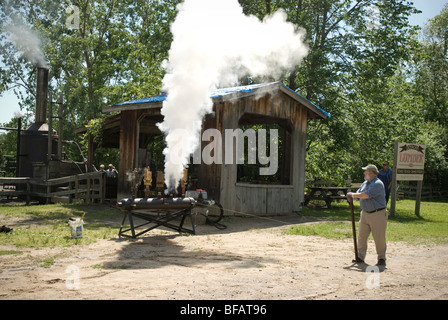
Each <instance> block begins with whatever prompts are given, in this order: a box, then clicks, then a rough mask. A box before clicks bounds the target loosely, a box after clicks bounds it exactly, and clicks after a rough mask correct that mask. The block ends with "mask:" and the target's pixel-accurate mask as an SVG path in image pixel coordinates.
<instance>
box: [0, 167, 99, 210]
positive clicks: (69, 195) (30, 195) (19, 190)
mask: <svg viewBox="0 0 448 320" xmlns="http://www.w3.org/2000/svg"><path fill="white" fill-rule="evenodd" d="M105 191H106V177H105V174H102V173H99V172H91V173H83V174H78V175H74V176H67V177H62V178H56V179H49V180H40V179H33V178H5V177H0V197H3V196H8V197H19V198H21V199H24V200H25V201H26V203H27V204H29V203H30V202H31V200H34V199H39V200H40V201H42V200H44V201H46V203H51V202H55V201H57V200H56V199H59V201H62V200H63V201H67V202H72V201H73V200H82V201H84V203H94V202H100V203H103V202H104V198H105Z"/></svg>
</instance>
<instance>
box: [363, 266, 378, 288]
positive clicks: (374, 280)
mask: <svg viewBox="0 0 448 320" xmlns="http://www.w3.org/2000/svg"><path fill="white" fill-rule="evenodd" d="M366 273H369V274H370V275H369V276H367V279H366V288H367V289H378V288H379V287H380V268H378V266H368V267H367V268H366Z"/></svg>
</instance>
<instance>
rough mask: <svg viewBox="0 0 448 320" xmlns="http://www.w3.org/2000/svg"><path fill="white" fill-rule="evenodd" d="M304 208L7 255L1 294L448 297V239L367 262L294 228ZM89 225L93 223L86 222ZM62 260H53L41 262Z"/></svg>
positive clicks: (391, 249)
mask: <svg viewBox="0 0 448 320" xmlns="http://www.w3.org/2000/svg"><path fill="white" fill-rule="evenodd" d="M298 223H316V222H309V221H307V220H306V219H305V218H304V217H301V216H299V215H294V216H287V217H275V218H274V217H273V218H263V219H261V218H242V217H231V218H228V219H226V220H225V221H223V224H225V225H226V226H227V228H226V229H224V230H219V229H217V228H215V227H214V226H211V225H198V226H197V229H196V231H197V234H196V235H194V236H186V235H179V234H178V233H176V232H174V231H168V230H163V229H155V230H153V231H151V232H150V233H147V234H145V236H144V237H142V238H139V239H136V240H133V239H119V238H118V237H116V238H113V239H105V240H99V241H98V242H96V243H94V244H91V245H76V246H73V247H71V248H42V249H23V248H14V247H12V246H7V245H2V244H0V250H20V251H26V252H24V253H23V254H20V255H15V254H8V255H2V256H0V299H1V300H10V299H14V300H24V299H38V300H46V299H91V300H97V299H152V300H160V299H163V300H181V299H186V300H191V299H193V300H215V299H223V300H233V299H241V300H286V299H288V300H289V299H301V300H302V299H303V300H307V299H310V300H312V299H318V300H319V299H331V300H339V299H350V300H351V299H354V300H357V299H362V300H364V299H380V300H383V299H384V300H389V299H403V300H406V299H423V300H432V299H447V298H448V264H447V262H448V245H437V246H413V245H408V244H403V243H399V242H389V243H388V260H387V265H386V267H382V268H381V269H379V268H378V267H376V266H374V265H375V263H376V255H375V251H374V245H373V242H371V243H370V244H369V251H368V254H367V258H366V263H367V264H364V265H360V266H359V265H356V264H353V263H352V262H351V261H352V259H353V256H354V254H353V242H352V240H350V239H346V240H328V239H325V238H321V237H314V236H294V235H286V234H285V233H284V231H285V230H287V229H289V227H290V226H291V225H294V224H298ZM85 232H89V230H88V229H85ZM49 258H51V259H53V260H50V261H54V263H53V264H51V263H50V264H49V265H47V266H45V265H44V264H43V263H42V261H45V259H49Z"/></svg>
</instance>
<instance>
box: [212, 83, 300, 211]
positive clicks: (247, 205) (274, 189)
mask: <svg viewBox="0 0 448 320" xmlns="http://www.w3.org/2000/svg"><path fill="white" fill-rule="evenodd" d="M214 108H215V119H216V122H217V128H218V127H219V130H220V131H221V132H222V137H223V145H225V134H224V132H223V129H236V128H238V127H239V120H240V119H241V118H242V117H243V115H247V114H250V115H253V117H254V119H256V116H257V115H263V116H269V117H273V118H278V119H282V120H285V121H287V122H288V123H290V125H291V126H292V132H291V134H290V137H289V138H290V140H291V143H290V146H291V150H290V153H289V157H290V159H289V164H290V170H289V174H290V177H289V181H290V184H289V185H280V186H277V185H256V184H254V185H250V184H242V183H237V165H236V164H235V163H234V164H226V163H223V164H222V165H220V168H221V170H220V173H221V174H220V176H219V175H216V176H215V178H214V179H215V182H214V183H217V182H218V180H219V186H220V192H219V197H217V200H218V201H219V202H220V203H221V204H222V205H223V207H224V208H225V209H227V210H228V211H227V213H230V214H232V213H242V214H244V213H247V214H254V215H284V214H291V213H292V212H295V211H299V210H300V208H301V203H302V202H303V201H304V183H305V143H306V124H307V112H306V110H305V108H304V107H303V106H302V105H300V104H299V103H298V102H297V101H294V100H293V99H291V98H290V97H289V96H288V95H286V94H284V93H282V92H280V91H277V93H276V94H274V95H272V94H270V93H267V94H265V95H264V96H263V97H256V96H248V97H243V98H240V99H238V100H227V101H222V102H219V103H215V106H214ZM209 121H210V120H209ZM210 125H211V122H210ZM233 146H234V152H233V154H235V153H236V150H235V148H236V146H235V144H233ZM223 159H225V150H224V148H223ZM204 167H207V166H204ZM204 170H205V172H208V173H207V176H208V177H210V174H211V172H212V170H215V169H211V168H204Z"/></svg>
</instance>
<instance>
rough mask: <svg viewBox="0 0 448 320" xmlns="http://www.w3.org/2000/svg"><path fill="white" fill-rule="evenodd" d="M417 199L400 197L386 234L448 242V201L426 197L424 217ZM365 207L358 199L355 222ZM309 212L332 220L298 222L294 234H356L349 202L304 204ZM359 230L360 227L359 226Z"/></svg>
mask: <svg viewBox="0 0 448 320" xmlns="http://www.w3.org/2000/svg"><path fill="white" fill-rule="evenodd" d="M414 210H415V201H413V200H402V201H397V204H396V212H395V216H394V217H389V221H388V225H387V233H386V237H387V240H388V241H404V242H407V243H410V244H446V243H448V201H446V200H444V201H443V200H442V201H440V200H439V201H425V202H422V203H421V205H420V217H417V216H416V215H415V213H414ZM360 211H361V209H360V208H359V203H357V202H355V222H356V227H358V221H359V214H360ZM302 213H303V214H304V215H305V216H312V217H319V218H327V219H328V220H329V221H324V222H318V223H312V224H306V225H294V226H292V227H291V228H290V229H289V230H288V231H287V232H286V233H287V234H290V235H314V236H322V237H326V238H329V239H345V238H351V237H352V226H351V214H350V208H349V206H348V204H347V203H346V202H340V203H334V205H332V209H321V208H319V209H317V208H304V209H303V212H302ZM356 230H358V229H356Z"/></svg>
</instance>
